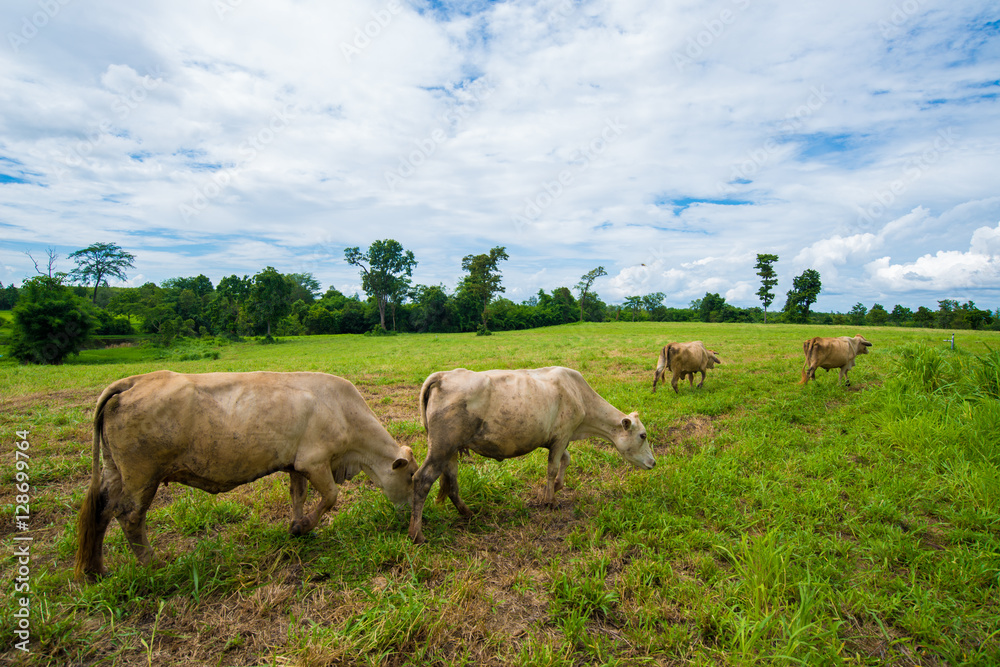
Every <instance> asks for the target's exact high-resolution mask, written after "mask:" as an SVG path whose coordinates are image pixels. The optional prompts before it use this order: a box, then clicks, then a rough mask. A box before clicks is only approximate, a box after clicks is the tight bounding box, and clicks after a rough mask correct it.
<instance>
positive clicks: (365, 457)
mask: <svg viewBox="0 0 1000 667" xmlns="http://www.w3.org/2000/svg"><path fill="white" fill-rule="evenodd" d="M372 421H373V424H369V425H367V428H358V429H357V430H356V431H355V437H354V441H353V443H352V447H351V451H350V454H349V455H348V456H349V459H350V460H351V461H352V462H356V463H357V464H358V465H359V466H361V469H362V470H364V472H365V474H366V475H368V477H369V478H371V479H372V481H374V482H375V483H376V484H378V485H379V487H382V475H383V474H385V467H386V463H387V462H388V463H390V464H391V463H392V461H394V460H395V459H396V458H397V450H398V449H399V445H398V444H397V443H396V441H395V440H393V439H392V437H391V436H390V435H389V434H388V433H387V432H386V431H385V429H384V428H382V425H381V424H380V423H379V422H378V419H377V418H376V417H375V416H374V415H372ZM389 443H392V447H391V448H390V447H389V446H388V445H389ZM345 458H348V457H345Z"/></svg>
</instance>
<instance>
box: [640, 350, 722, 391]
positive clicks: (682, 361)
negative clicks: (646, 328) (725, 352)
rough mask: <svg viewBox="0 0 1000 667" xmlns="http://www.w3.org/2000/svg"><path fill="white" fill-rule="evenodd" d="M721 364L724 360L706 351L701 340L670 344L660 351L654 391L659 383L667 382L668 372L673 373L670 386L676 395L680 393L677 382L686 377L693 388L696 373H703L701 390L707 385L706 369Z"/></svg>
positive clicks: (699, 386)
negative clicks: (661, 381)
mask: <svg viewBox="0 0 1000 667" xmlns="http://www.w3.org/2000/svg"><path fill="white" fill-rule="evenodd" d="M721 363H722V360H721V359H719V357H717V356H716V354H715V352H714V351H712V350H709V349H706V348H705V345H704V344H703V343H702V342H701V341H700V340H696V341H692V342H690V343H670V344H669V345H667V346H665V347H664V348H663V349H662V350H660V357H659V359H657V362H656V371H655V373H654V374H653V391H656V383H657V382H659V381H660V380H664V381H665V380H666V377H667V373H666V372H667V371H671V372H672V373H673V376H672V377H671V378H670V386H672V387H673V388H674V393H680V392H679V391H677V381H678V380H683V379H684V378H685V377H687V378H689V379H690V380H691V386H692V387H693V386H694V374H695V373H701V382H699V383H698V389H701V386H702V385H703V384H705V371H706V369H710V368H715V364H721Z"/></svg>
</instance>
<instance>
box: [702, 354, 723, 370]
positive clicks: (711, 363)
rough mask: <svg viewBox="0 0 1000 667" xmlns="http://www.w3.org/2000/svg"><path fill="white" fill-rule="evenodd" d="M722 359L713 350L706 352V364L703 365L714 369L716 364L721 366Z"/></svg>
mask: <svg viewBox="0 0 1000 667" xmlns="http://www.w3.org/2000/svg"><path fill="white" fill-rule="evenodd" d="M721 363H722V359H719V357H718V356H717V355H716V353H715V350H708V363H707V364H705V365H706V366H708V367H709V368H715V365H716V364H721Z"/></svg>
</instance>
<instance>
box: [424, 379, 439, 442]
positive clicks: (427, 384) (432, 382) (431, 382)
mask: <svg viewBox="0 0 1000 667" xmlns="http://www.w3.org/2000/svg"><path fill="white" fill-rule="evenodd" d="M439 384H441V373H432V374H431V375H429V376H428V377H427V379H426V380H424V384H423V386H422V387H420V423H422V424H423V425H424V430H425V431H426V430H427V404H428V403H429V402H430V400H431V389H433V388H434V387H436V386H438V385H439Z"/></svg>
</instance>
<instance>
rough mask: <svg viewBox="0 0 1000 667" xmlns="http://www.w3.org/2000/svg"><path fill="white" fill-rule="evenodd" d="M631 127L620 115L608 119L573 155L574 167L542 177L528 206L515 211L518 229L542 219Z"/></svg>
mask: <svg viewBox="0 0 1000 667" xmlns="http://www.w3.org/2000/svg"><path fill="white" fill-rule="evenodd" d="M627 128H628V125H625V124H624V123H623V122H622V121H621V119H620V118H618V117H615V118H614V119H611V118H609V119H607V120H605V122H604V127H603V128H602V129H601V132H600V133H599V134H598V135H597V136H596V137H594V138H593V139H591V140H590V141H589V142H587V143H586V144H585V145H583V146H581V147H579V148H577V149H576V150H575V151H574V152H573V153H572V155H570V163H571V164H572V165H573V168H566V169H562V170H560V171H559V173H558V174H556V175H555V176H554V177H553V178H552V179H551V180H545V181H542V183H541V185H540V187H539V188H538V190H537V191H536V192H535V194H533V195H531V196H530V197H525V198H524V206H522V207H521V208H520V209H519V210H518V211H517V212H516V213H514V214H513V215H511V218H510V219H511V222H512V223H513V224H514V228H515V229H516V230H517V232H518V233H521V232H522V231H523V230H524V228H525V227H526V226H528V225H530V224H532V223H535V222H537V221H538V219H539V218H540V217H541V216H542V213H544V212H545V209H547V208H548V207H549V206H552V204H553V203H554V202H555V201H556V200H557V199H558V198H559V197H560V196H562V194H563V193H564V192H565V191H566V188H568V187H570V186H571V185H573V181H574V180H575V179H576V177H577V176H579V175H580V174H582V173H583V172H585V171H587V169H589V168H590V166H591V165H592V164H593V163H594V161H595V160H597V158H599V157H600V156H601V155H603V154H604V152H605V151H606V150H607V149H608V146H610V145H611V144H613V143H614V142H615V141H617V140H618V139H619V138H620V137H621V136H622V132H623V131H624V130H625V129H627Z"/></svg>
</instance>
